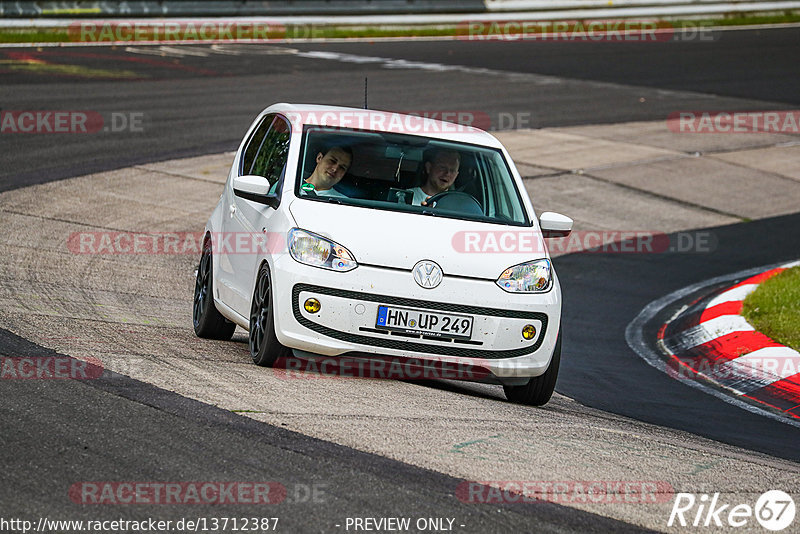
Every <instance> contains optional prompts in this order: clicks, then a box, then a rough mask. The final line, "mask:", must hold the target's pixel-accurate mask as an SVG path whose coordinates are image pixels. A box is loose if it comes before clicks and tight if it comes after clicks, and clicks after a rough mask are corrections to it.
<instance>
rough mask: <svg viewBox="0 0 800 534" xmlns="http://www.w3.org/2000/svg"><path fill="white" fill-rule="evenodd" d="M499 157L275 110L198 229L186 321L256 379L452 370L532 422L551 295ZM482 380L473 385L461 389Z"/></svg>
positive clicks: (512, 176) (514, 186)
mask: <svg viewBox="0 0 800 534" xmlns="http://www.w3.org/2000/svg"><path fill="white" fill-rule="evenodd" d="M571 229H572V220H571V219H569V218H568V217H565V216H562V215H558V214H555V213H544V214H542V215H541V218H539V219H537V217H536V215H535V213H534V210H533V206H532V205H531V202H530V200H529V198H528V195H527V194H526V191H525V188H524V187H523V183H522V179H521V177H520V175H519V173H518V172H517V169H516V168H515V167H514V164H513V163H512V161H511V158H510V157H509V154H508V152H507V151H506V150H505V148H504V147H503V146H502V145H501V143H500V142H499V141H498V140H497V139H495V138H494V137H493V136H492V135H490V134H488V133H486V132H484V131H481V130H478V129H476V128H472V127H468V126H462V125H457V124H452V123H447V122H440V121H436V120H432V119H427V118H423V117H418V116H413V115H402V114H397V113H388V112H380V111H372V110H363V109H352V108H338V107H328V106H311V105H290V104H276V105H273V106H271V107H269V108H267V109H265V110H264V111H263V112H262V113H261V114H260V115H259V116H258V117H257V118H256V120H255V121H254V122H253V124H252V126H251V127H250V129H249V130H248V131H247V134H246V135H245V137H244V140H243V141H242V143H241V145H240V147H239V150H238V151H237V153H236V157H235V159H234V161H233V165H232V167H231V170H230V174H229V176H228V180H227V182H226V184H225V189H224V191H223V193H222V196H221V197H220V199H219V203H218V204H217V206H216V208H215V209H214V212H213V213H212V214H211V217H210V219H209V220H208V223H207V224H206V228H205V241H204V246H203V254H202V257H201V259H200V265H199V268H198V272H197V282H196V284H195V294H194V306H193V321H194V330H195V333H196V334H197V335H198V336H200V337H205V338H214V339H230V338H231V336H232V335H233V331H234V329H235V327H236V325H239V326H241V327H242V328H244V329H246V330H248V331H249V333H250V334H249V337H250V353H251V355H252V358H253V361H254V362H255V363H256V364H258V365H264V366H273V365H276V364H277V363H278V362H279V361H281V360H284V359H292V358H295V357H300V358H302V357H308V356H312V355H322V356H326V357H337V358H345V357H352V358H359V359H363V360H364V361H370V360H375V359H379V360H380V359H382V360H386V359H391V360H396V361H403V362H406V363H408V362H409V361H414V362H417V364H419V365H422V366H423V367H424V366H426V365H446V364H456V363H457V364H459V365H460V366H463V365H468V366H470V367H471V368H473V369H478V370H480V371H481V372H480V373H476V374H474V375H469V376H468V377H467V378H472V379H479V380H480V381H485V382H490V383H495V384H502V385H503V386H504V389H505V392H506V396H507V397H508V399H509V400H511V401H514V402H521V403H526V404H532V405H543V404H545V403H546V402H547V401H548V400H549V399H550V396H551V394H552V392H553V389H554V387H555V383H556V377H557V374H558V367H559V361H560V354H561V335H560V332H561V289H560V287H559V283H558V278H557V276H556V273H555V270H554V269H553V265H552V263H551V261H550V258H549V256H548V253H547V250H546V247H545V245H544V238H546V237H558V236H565V235H567V234H569V232H570V230H571ZM474 377H480V378H474Z"/></svg>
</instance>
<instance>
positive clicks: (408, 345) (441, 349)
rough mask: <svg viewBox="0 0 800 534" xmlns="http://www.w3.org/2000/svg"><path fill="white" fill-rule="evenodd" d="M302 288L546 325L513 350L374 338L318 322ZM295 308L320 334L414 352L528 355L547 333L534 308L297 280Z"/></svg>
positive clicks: (488, 356)
mask: <svg viewBox="0 0 800 534" xmlns="http://www.w3.org/2000/svg"><path fill="white" fill-rule="evenodd" d="M302 291H309V292H313V293H320V294H323V295H331V296H333V297H341V298H347V299H352V300H366V301H369V302H380V303H381V304H389V305H396V306H411V307H417V308H425V309H430V310H441V311H447V312H453V313H469V314H473V315H488V316H492V317H508V318H513V319H534V320H537V321H540V322H541V323H542V329H541V332H540V334H539V337H538V339H537V340H536V341H535V342H534V343H533V345H529V346H527V347H520V348H518V349H510V350H496V351H495V350H483V349H468V348H464V347H456V346H453V345H428V344H422V343H413V342H411V341H400V340H396V339H386V338H374V337H369V336H361V335H358V334H351V333H349V332H342V331H340V330H335V329H333V328H329V327H327V326H324V325H321V324H318V323H315V322H314V321H311V320H310V319H308V318H307V317H305V316H304V315H303V314H302V313H301V312H300V293H301V292H302ZM292 312H293V313H294V317H295V319H297V322H298V323H300V324H301V325H303V326H305V327H306V328H308V329H310V330H313V331H315V332H318V333H320V334H323V335H326V336H328V337H332V338H334V339H338V340H340V341H346V342H348V343H359V344H362V345H371V346H375V347H384V348H389V349H397V350H411V351H414V352H422V353H429V354H443V355H447V356H461V357H463V358H485V359H492V360H496V359H501V358H515V357H518V356H525V355H526V354H531V353H532V352H535V351H537V350H538V349H539V347H540V346H541V345H542V343H543V342H544V337H545V334H546V333H547V323H548V318H547V314H546V313H542V312H531V311H518V310H509V309H501V308H484V307H480V306H465V305H463V304H449V303H446V302H434V301H427V300H417V299H409V298H402V297H393V296H389V295H374V294H372V293H360V292H357V291H347V290H344V289H336V288H331V287H322V286H315V285H311V284H295V286H294V287H293V288H292Z"/></svg>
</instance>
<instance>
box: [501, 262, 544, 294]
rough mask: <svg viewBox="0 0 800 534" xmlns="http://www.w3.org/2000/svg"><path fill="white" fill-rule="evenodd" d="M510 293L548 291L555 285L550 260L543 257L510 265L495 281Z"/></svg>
mask: <svg viewBox="0 0 800 534" xmlns="http://www.w3.org/2000/svg"><path fill="white" fill-rule="evenodd" d="M495 283H496V284H497V285H498V286H500V287H501V288H502V289H503V290H504V291H508V292H509V293H546V292H547V291H550V288H551V287H553V268H552V267H551V265H550V260H548V259H541V260H536V261H529V262H528V263H520V264H519V265H515V266H513V267H509V268H508V269H506V270H505V271H503V274H501V275H500V278H498V279H497V282H495Z"/></svg>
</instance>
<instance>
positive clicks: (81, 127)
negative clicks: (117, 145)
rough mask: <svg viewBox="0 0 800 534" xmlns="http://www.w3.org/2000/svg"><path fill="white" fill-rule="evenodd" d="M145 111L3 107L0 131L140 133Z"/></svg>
mask: <svg viewBox="0 0 800 534" xmlns="http://www.w3.org/2000/svg"><path fill="white" fill-rule="evenodd" d="M144 119H145V115H144V113H143V112H128V111H124V112H123V111H112V112H110V113H107V114H105V115H104V114H103V113H100V112H99V111H91V110H41V109H38V110H0V134H96V133H100V132H110V133H120V132H131V133H141V132H143V131H144V129H145V127H144Z"/></svg>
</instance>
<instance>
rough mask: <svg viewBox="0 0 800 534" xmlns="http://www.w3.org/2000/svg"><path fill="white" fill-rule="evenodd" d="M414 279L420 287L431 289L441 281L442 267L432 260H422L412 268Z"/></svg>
mask: <svg viewBox="0 0 800 534" xmlns="http://www.w3.org/2000/svg"><path fill="white" fill-rule="evenodd" d="M412 272H413V273H414V280H415V281H416V282H417V284H419V286H420V287H424V288H425V289H433V288H434V287H436V286H438V285H439V284H441V283H442V268H441V267H439V265H437V264H436V262H434V261H430V260H422V261H420V262H418V263H417V264H416V265H415V266H414V268H413V269H412Z"/></svg>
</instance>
